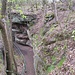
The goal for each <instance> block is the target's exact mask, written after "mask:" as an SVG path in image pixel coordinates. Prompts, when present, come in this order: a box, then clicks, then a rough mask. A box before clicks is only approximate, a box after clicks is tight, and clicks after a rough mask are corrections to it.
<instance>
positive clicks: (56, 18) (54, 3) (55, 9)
mask: <svg viewBox="0 0 75 75" xmlns="http://www.w3.org/2000/svg"><path fill="white" fill-rule="evenodd" d="M53 5H54V13H55V20H56V22H57V23H58V13H57V6H56V2H55V0H53Z"/></svg>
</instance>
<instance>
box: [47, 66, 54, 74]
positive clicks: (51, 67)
mask: <svg viewBox="0 0 75 75" xmlns="http://www.w3.org/2000/svg"><path fill="white" fill-rule="evenodd" d="M54 69H55V66H54V65H51V66H49V67H48V68H47V72H48V73H49V72H51V71H52V70H54Z"/></svg>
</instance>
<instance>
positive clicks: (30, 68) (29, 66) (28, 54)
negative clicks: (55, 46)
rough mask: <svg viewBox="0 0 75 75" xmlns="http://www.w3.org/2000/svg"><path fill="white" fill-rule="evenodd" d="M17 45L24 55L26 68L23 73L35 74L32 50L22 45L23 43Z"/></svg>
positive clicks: (27, 74)
mask: <svg viewBox="0 0 75 75" xmlns="http://www.w3.org/2000/svg"><path fill="white" fill-rule="evenodd" d="M18 46H19V47H20V48H21V51H22V53H23V55H24V56H25V60H26V70H27V73H26V74H25V75H35V70H34V65H33V63H34V59H33V55H34V53H33V50H32V48H31V47H28V46H23V45H19V44H18Z"/></svg>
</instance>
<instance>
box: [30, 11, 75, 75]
mask: <svg viewBox="0 0 75 75" xmlns="http://www.w3.org/2000/svg"><path fill="white" fill-rule="evenodd" d="M49 14H50V13H49ZM39 16H41V17H40V18H39V21H38V23H37V24H36V25H34V26H32V27H31V31H30V32H31V34H32V38H33V45H34V46H35V49H37V50H39V51H38V52H37V50H36V52H37V55H39V57H40V58H42V60H43V61H44V62H45V63H46V65H45V66H46V67H45V70H46V71H48V74H49V75H75V67H74V66H75V58H74V56H75V41H74V38H75V14H74V12H71V11H59V12H58V18H59V23H55V20H54V19H53V20H52V21H50V22H48V23H47V24H45V25H43V13H41V14H40V15H39ZM35 44H36V45H35ZM41 72H42V71H41ZM43 72H45V71H43ZM42 75H44V74H42Z"/></svg>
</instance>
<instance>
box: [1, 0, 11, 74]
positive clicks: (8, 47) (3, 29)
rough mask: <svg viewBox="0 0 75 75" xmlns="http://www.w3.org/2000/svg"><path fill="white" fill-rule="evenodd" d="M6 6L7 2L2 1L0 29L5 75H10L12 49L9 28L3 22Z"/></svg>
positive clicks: (5, 0)
mask: <svg viewBox="0 0 75 75" xmlns="http://www.w3.org/2000/svg"><path fill="white" fill-rule="evenodd" d="M6 4H7V0H2V12H1V15H2V20H0V29H1V32H2V38H3V42H4V46H5V51H6V71H7V72H6V73H7V75H12V73H11V72H9V71H12V49H11V44H10V39H9V34H10V33H9V28H8V25H7V23H6V21H5V15H6Z"/></svg>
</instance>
